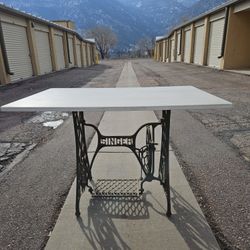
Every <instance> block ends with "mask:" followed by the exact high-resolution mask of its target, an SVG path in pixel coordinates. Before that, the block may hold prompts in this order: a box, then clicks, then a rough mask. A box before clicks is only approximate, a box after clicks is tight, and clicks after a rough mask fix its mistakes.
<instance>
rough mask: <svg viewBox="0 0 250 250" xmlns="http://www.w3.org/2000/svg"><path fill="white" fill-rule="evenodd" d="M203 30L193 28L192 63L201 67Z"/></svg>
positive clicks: (200, 27) (202, 28) (202, 27)
mask: <svg viewBox="0 0 250 250" xmlns="http://www.w3.org/2000/svg"><path fill="white" fill-rule="evenodd" d="M204 32H205V28H204V25H203V26H199V27H196V28H195V39H194V63H195V64H199V65H202V57H203V52H204V42H205V40H204V35H205V33H204Z"/></svg>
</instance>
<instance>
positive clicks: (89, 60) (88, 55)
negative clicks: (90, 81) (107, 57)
mask: <svg viewBox="0 0 250 250" xmlns="http://www.w3.org/2000/svg"><path fill="white" fill-rule="evenodd" d="M87 59H88V66H90V65H91V55H90V46H89V44H87Z"/></svg>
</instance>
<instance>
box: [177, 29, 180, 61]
mask: <svg viewBox="0 0 250 250" xmlns="http://www.w3.org/2000/svg"><path fill="white" fill-rule="evenodd" d="M180 61H181V33H178V34H177V62H180Z"/></svg>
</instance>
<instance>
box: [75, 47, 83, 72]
mask: <svg viewBox="0 0 250 250" xmlns="http://www.w3.org/2000/svg"><path fill="white" fill-rule="evenodd" d="M76 56H77V65H78V67H82V61H81V44H80V43H77V44H76Z"/></svg>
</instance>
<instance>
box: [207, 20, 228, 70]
mask: <svg viewBox="0 0 250 250" xmlns="http://www.w3.org/2000/svg"><path fill="white" fill-rule="evenodd" d="M224 23H225V19H224V18H221V19H219V20H215V21H213V22H211V23H210V32H209V44H208V55H207V65H208V66H211V67H216V68H218V67H219V66H220V59H219V58H218V57H219V56H220V54H221V46H222V39H223V31H224Z"/></svg>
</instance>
